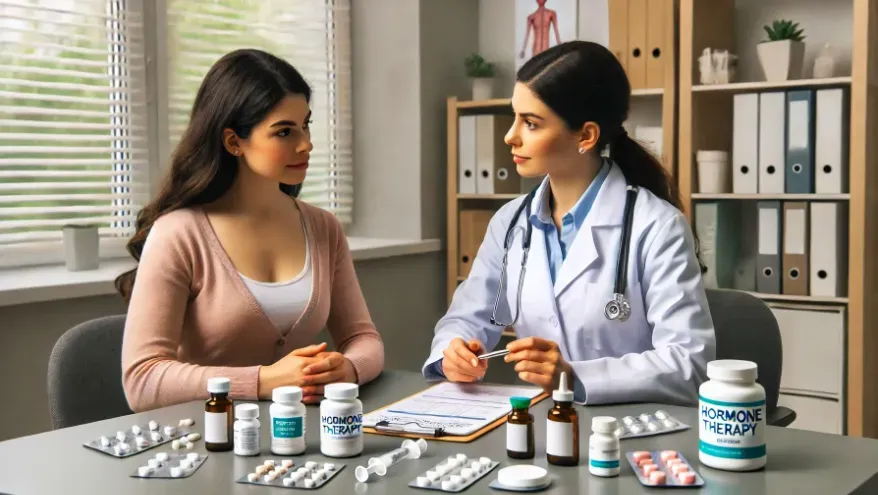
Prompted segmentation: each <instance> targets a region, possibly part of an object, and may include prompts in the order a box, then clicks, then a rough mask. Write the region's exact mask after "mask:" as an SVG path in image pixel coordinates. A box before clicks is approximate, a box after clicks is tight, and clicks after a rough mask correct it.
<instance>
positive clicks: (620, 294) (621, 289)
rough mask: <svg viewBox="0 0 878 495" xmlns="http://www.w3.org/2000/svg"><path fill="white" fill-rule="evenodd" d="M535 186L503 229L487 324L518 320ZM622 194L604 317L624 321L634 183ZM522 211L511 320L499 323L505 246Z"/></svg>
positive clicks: (628, 309) (627, 307) (628, 311)
mask: <svg viewBox="0 0 878 495" xmlns="http://www.w3.org/2000/svg"><path fill="white" fill-rule="evenodd" d="M537 189H538V187H537V188H534V189H533V190H532V191H531V192H530V193H528V195H527V197H526V198H525V199H524V201H523V202H522V203H521V205H520V206H519V207H518V209H517V210H515V215H514V216H513V217H512V221H511V222H510V223H509V227H508V228H507V229H506V239H505V240H504V242H503V266H502V268H501V270H500V286H499V287H498V288H497V297H496V298H495V299H494V311H493V312H492V314H491V323H493V324H494V325H497V326H501V327H511V326H513V325H515V323H516V322H517V321H518V314H519V312H520V311H521V290H522V288H523V287H524V274H525V271H526V270H527V255H528V252H529V251H530V239H531V233H532V230H533V226H532V225H531V222H530V207H531V202H533V198H534V195H536V192H537ZM626 189H627V192H626V195H625V212H624V215H623V220H622V244H621V245H620V246H619V259H618V261H617V262H616V282H615V284H614V285H613V299H611V300H610V301H609V302H608V303H607V305H606V306H605V307H604V316H605V317H606V318H607V319H608V320H611V321H613V320H618V321H625V320H627V319H628V317H629V316H631V305H630V304H628V297H627V296H625V289H626V284H627V279H628V245H629V244H630V242H631V222H632V220H633V218H634V203H635V201H637V190H638V189H639V188H638V187H637V186H632V185H629V186H627V188H626ZM522 210H524V211H525V212H526V213H525V222H524V223H525V224H526V227H525V234H524V236H523V237H522V239H521V247H522V254H521V276H519V278H518V294H517V296H516V300H515V316H514V317H513V319H512V322H511V323H502V322H500V321H498V320H497V306H498V305H499V304H500V296H501V294H502V293H503V286H504V285H506V267H507V261H508V259H509V246H510V245H511V244H512V240H513V238H514V237H515V231H516V230H518V229H517V228H516V223H518V218H519V217H520V216H521V212H522Z"/></svg>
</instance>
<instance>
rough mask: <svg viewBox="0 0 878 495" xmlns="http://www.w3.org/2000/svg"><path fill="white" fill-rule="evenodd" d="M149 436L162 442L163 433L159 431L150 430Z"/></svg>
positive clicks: (155, 440)
mask: <svg viewBox="0 0 878 495" xmlns="http://www.w3.org/2000/svg"><path fill="white" fill-rule="evenodd" d="M149 438H151V439H152V441H153V442H161V441H162V434H161V433H159V432H157V431H151V432H149Z"/></svg>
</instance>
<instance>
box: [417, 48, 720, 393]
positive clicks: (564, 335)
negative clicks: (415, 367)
mask: <svg viewBox="0 0 878 495" xmlns="http://www.w3.org/2000/svg"><path fill="white" fill-rule="evenodd" d="M629 94H630V85H629V82H628V79H627V77H626V75H625V72H624V70H623V68H622V66H621V65H620V64H619V63H618V61H617V60H616V58H615V57H614V56H613V55H612V53H610V52H609V51H608V50H607V49H605V48H604V47H603V46H601V45H598V44H595V43H590V42H585V41H572V42H567V43H563V44H560V45H556V46H554V47H552V48H550V49H548V50H546V51H544V52H542V53H540V54H538V55H537V56H535V57H533V58H532V59H530V60H529V61H528V62H527V63H526V64H525V65H524V66H523V67H522V68H521V69H520V70H519V71H518V74H517V82H516V84H515V87H514V90H513V95H512V108H513V111H514V112H515V122H514V124H513V125H512V128H511V129H509V132H508V133H507V134H506V137H505V141H506V143H507V144H508V145H509V146H510V147H511V149H512V150H511V151H512V154H513V158H514V160H515V163H516V164H517V169H518V172H519V173H520V174H521V175H522V176H524V177H534V176H541V175H544V174H546V175H547V177H546V178H545V179H544V180H543V181H542V184H541V185H540V186H539V187H538V188H537V189H536V190H535V191H534V192H532V193H531V194H530V195H528V196H525V197H522V198H518V199H516V200H514V201H512V202H510V203H509V204H506V205H504V206H503V207H502V208H501V209H500V210H499V211H498V212H497V213H496V214H495V215H494V217H493V218H492V220H491V222H490V224H489V226H488V231H487V233H486V236H485V239H484V241H483V242H482V244H481V247H480V248H479V251H478V253H477V256H476V258H475V260H474V261H473V265H472V269H471V272H470V275H469V277H468V278H467V279H466V281H464V282H463V283H462V284H461V285H460V286H459V287H458V289H457V291H456V292H455V294H454V298H453V301H452V303H451V307H450V308H449V310H448V312H447V313H446V315H445V316H444V317H443V318H442V319H441V320H440V321H439V322H438V324H437V325H436V330H435V336H434V338H433V342H432V346H431V352H430V356H429V358H428V359H427V361H426V363H425V364H424V368H423V373H424V376H425V377H426V378H428V379H442V378H446V379H448V380H451V381H456V382H473V381H477V380H479V379H481V378H482V377H484V375H485V371H486V370H487V366H488V360H478V359H477V356H478V355H479V354H482V353H484V352H486V350H487V349H493V348H494V347H495V346H496V345H497V343H498V341H499V340H500V337H501V333H502V331H503V329H504V326H505V325H509V326H512V327H514V329H515V332H516V334H517V336H518V340H515V341H513V342H510V343H509V344H508V345H507V347H506V349H507V350H509V351H510V353H509V354H507V355H506V356H505V357H504V358H503V359H505V361H506V362H507V363H510V364H509V365H510V366H514V367H515V371H516V372H517V373H518V376H519V377H520V378H521V379H522V380H523V381H525V382H529V383H531V384H534V385H538V386H540V387H542V388H543V389H544V390H547V391H548V390H551V389H554V388H556V387H557V385H558V380H559V376H560V373H561V372H562V371H563V372H567V374H568V376H569V377H571V376H572V377H574V378H575V379H574V380H573V383H574V400H575V401H576V402H578V403H581V404H604V403H614V402H660V403H670V404H689V405H691V404H695V403H697V397H698V394H697V389H698V385H699V384H700V383H701V382H702V381H703V380H704V379H705V370H706V366H707V362H708V361H710V360H713V359H714V358H715V337H714V329H713V322H712V320H711V316H710V312H709V310H708V306H707V299H706V296H705V293H704V287H703V285H702V278H701V269H700V263H699V261H698V259H697V257H696V253H695V241H694V238H693V235H692V233H691V231H690V229H689V226H688V223H687V221H686V218H685V217H684V215H683V214H682V213H681V211H680V209H681V205H680V200H679V197H678V196H677V193H676V188H675V186H674V185H673V183H672V182H671V179H670V178H669V177H668V175H667V174H666V173H665V171H664V168H663V167H662V165H661V164H660V163H659V162H658V161H657V160H655V159H654V158H653V157H652V156H651V155H650V154H649V153H648V152H647V151H645V150H644V149H643V148H642V147H641V146H640V145H638V144H637V143H635V142H634V141H633V140H632V139H631V138H629V137H628V135H627V133H626V132H625V129H624V128H623V126H622V124H623V122H625V120H626V119H627V116H628V105H629ZM602 151H604V152H605V153H604V154H608V157H603V156H602ZM606 152H608V153H606ZM628 186H635V187H632V188H629V187H628ZM629 189H631V191H630V192H629ZM529 203H530V204H529ZM626 205H627V207H626ZM626 213H630V215H626ZM626 216H627V217H629V218H628V220H629V221H630V232H628V233H626V232H625V230H626V229H625V228H624V225H625V223H626ZM510 226H511V228H510ZM507 234H508V235H507ZM626 237H629V238H628V239H627V240H626V239H625V238H626ZM528 239H529V249H525V246H526V245H527V244H528ZM504 246H507V247H508V250H507V253H508V255H507V256H508V257H507V259H506V270H505V274H506V276H505V281H504V282H503V284H502V290H500V289H501V287H500V285H501V279H502V278H503V276H502V274H503V272H504ZM626 250H627V253H626ZM620 260H621V261H622V263H619V261H620ZM523 261H524V263H523ZM626 265H627V266H626ZM522 277H523V278H522ZM617 279H618V280H617ZM614 292H619V293H621V294H622V295H623V296H624V297H620V296H617V295H615V294H614ZM498 294H499V300H498V299H495V298H497V297H498ZM495 301H498V303H497V304H496V305H495ZM626 312H627V313H628V314H627V315H626ZM626 316H627V318H626ZM498 364H500V363H498V362H497V361H495V362H494V365H495V366H496V365H498ZM500 365H502V364H500Z"/></svg>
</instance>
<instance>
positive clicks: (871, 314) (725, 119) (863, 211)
mask: <svg viewBox="0 0 878 495" xmlns="http://www.w3.org/2000/svg"><path fill="white" fill-rule="evenodd" d="M756 3H757V2H754V1H752V0H737V2H736V1H735V0H682V1H681V3H680V17H679V29H680V46H679V62H680V64H679V76H678V80H679V88H678V89H679V114H678V115H679V126H678V130H677V131H678V132H677V135H678V136H679V141H678V163H677V179H678V187H679V189H680V193H681V196H682V198H683V204H684V206H685V210H686V214H687V217H688V218H689V219H690V222H692V225H693V228H694V227H695V221H694V219H693V213H694V208H695V206H696V205H697V204H698V203H699V202H701V201H760V200H778V201H782V202H783V201H797V202H806V203H807V204H808V205H809V206H808V208H810V206H811V205H813V204H815V203H819V202H827V201H830V202H839V203H842V204H844V205H845V206H844V208H846V210H847V215H846V225H847V229H846V231H847V239H846V240H845V241H846V242H845V244H846V246H847V252H846V253H844V254H846V258H847V264H846V267H845V268H846V271H847V287H846V294H845V295H843V296H841V297H824V296H809V295H785V294H760V293H754V295H756V296H757V297H760V298H762V299H764V300H765V301H766V303H767V304H769V305H770V306H772V305H778V306H783V307H784V308H787V309H788V308H802V309H805V308H812V309H813V308H817V309H820V308H826V309H827V310H828V311H829V310H833V309H840V310H841V311H843V313H844V315H845V316H844V324H843V327H844V329H843V332H844V333H843V347H842V348H841V349H842V350H841V354H842V355H841V356H837V358H838V360H839V362H841V363H842V364H841V367H842V370H841V371H842V376H843V377H844V378H843V381H842V382H843V383H842V384H841V386H840V390H839V392H838V394H828V395H827V394H823V395H824V396H831V397H834V399H833V400H837V401H838V409H839V417H840V421H841V423H842V426H841V427H842V428H843V433H844V434H847V435H851V436H864V437H871V438H878V387H875V384H876V383H878V359H876V356H878V304H876V303H878V297H876V295H878V260H876V259H875V256H874V255H872V253H875V252H878V221H876V218H878V149H876V147H875V144H874V142H875V141H874V139H871V137H873V136H875V135H876V132H878V3H876V2H874V1H872V0H833V1H832V2H824V3H819V2H817V0H808V1H806V2H801V3H799V4H796V5H793V4H790V3H789V2H780V1H778V0H768V2H763V3H767V6H766V5H756ZM830 4H832V5H830ZM741 9H745V10H746V9H749V11H746V12H739V11H740V10H741ZM791 9H795V11H793V12H790V10H791ZM827 9H829V10H832V9H834V10H833V11H834V12H842V13H843V15H841V16H834V17H833V16H827V15H824V14H825V12H826V11H827ZM809 10H810V11H811V15H812V17H813V18H810V19H808V22H807V23H803V25H804V24H807V25H806V26H805V27H806V35H809V34H813V35H814V36H812V37H811V38H812V39H813V38H814V37H819V36H836V37H841V36H844V35H841V34H839V33H840V32H841V29H834V28H830V27H826V28H824V29H822V30H821V29H820V27H821V26H838V25H841V24H847V25H849V26H850V29H851V31H850V40H847V39H842V40H841V45H842V46H846V45H845V43H846V42H849V43H850V72H849V75H844V74H842V75H840V76H838V77H832V78H825V79H808V78H806V79H797V80H791V81H782V82H765V81H758V80H757V81H748V79H758V78H757V77H748V76H752V74H754V73H757V72H758V71H754V70H752V69H753V68H754V67H755V68H756V69H758V61H756V60H754V57H755V52H754V49H753V47H754V46H755V44H756V43H757V42H758V41H759V39H756V36H759V34H755V31H756V30H757V28H758V29H759V30H761V26H762V24H763V23H762V22H761V21H762V19H763V18H766V17H768V16H770V17H771V18H786V19H790V18H793V19H795V20H800V19H799V17H802V16H805V15H806V14H808V11H809ZM754 12H756V13H755V14H754ZM736 15H740V18H744V19H747V20H746V21H745V22H736V21H731V20H732V19H735V18H736ZM839 17H841V18H839ZM756 23H758V26H757V25H754V24H756ZM741 31H743V32H741ZM807 31H810V32H807ZM760 39H761V38H760ZM808 42H809V40H808V39H806V43H808ZM836 46H838V45H836ZM705 47H711V48H719V49H724V48H725V49H729V50H730V51H731V52H733V53H736V54H743V55H739V56H742V59H741V60H739V63H742V64H745V63H749V64H750V67H749V68H748V69H751V70H745V71H744V76H743V77H741V78H740V79H742V81H741V82H737V81H736V82H732V83H729V84H717V85H701V84H698V82H699V72H698V61H697V57H698V56H699V55H700V54H701V53H702V50H703V49H704V48H705ZM744 52H746V54H745V53H744ZM744 55H745V56H744ZM744 58H749V60H744ZM807 61H808V59H807V58H806V66H805V68H804V75H805V76H807V77H810V74H811V71H810V67H808V66H807ZM753 64H756V65H755V66H754V65H753ZM842 70H843V71H844V69H842ZM739 74H741V71H740V67H739ZM760 75H761V74H760ZM835 87H841V88H845V89H847V90H848V94H849V100H848V104H849V108H848V109H847V114H846V115H847V117H848V118H849V122H847V123H848V125H849V133H848V139H847V142H846V143H845V144H846V145H847V146H848V161H847V163H848V176H847V184H846V186H847V187H846V191H848V192H843V193H830V194H826V193H812V194H766V193H748V194H736V193H721V194H712V193H699V192H698V188H697V184H698V181H697V170H696V169H697V165H696V163H695V153H696V151H697V150H699V149H723V150H728V151H729V156H730V161H731V160H732V150H733V141H732V134H733V133H732V130H733V126H732V118H733V97H734V96H735V95H737V94H742V93H758V92H764V91H771V90H793V89H802V88H813V89H823V88H835ZM782 204H783V203H782ZM785 365H786V362H785ZM785 367H786V366H785ZM782 393H783V390H782ZM791 395H792V396H794V397H796V400H801V397H802V396H800V395H799V394H798V393H797V392H791ZM807 395H812V396H813V397H819V396H821V393H818V392H815V393H813V394H807ZM815 403H816V401H815ZM798 404H807V402H799V403H798ZM793 427H795V424H794V425H793Z"/></svg>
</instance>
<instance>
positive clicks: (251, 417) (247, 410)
mask: <svg viewBox="0 0 878 495" xmlns="http://www.w3.org/2000/svg"><path fill="white" fill-rule="evenodd" d="M235 418H236V421H235V425H234V429H235V454H236V455H259V454H261V453H262V448H261V447H260V442H259V439H260V437H261V436H262V428H261V427H262V425H261V424H260V423H259V419H258V418H259V406H258V405H256V404H238V405H237V406H235Z"/></svg>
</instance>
